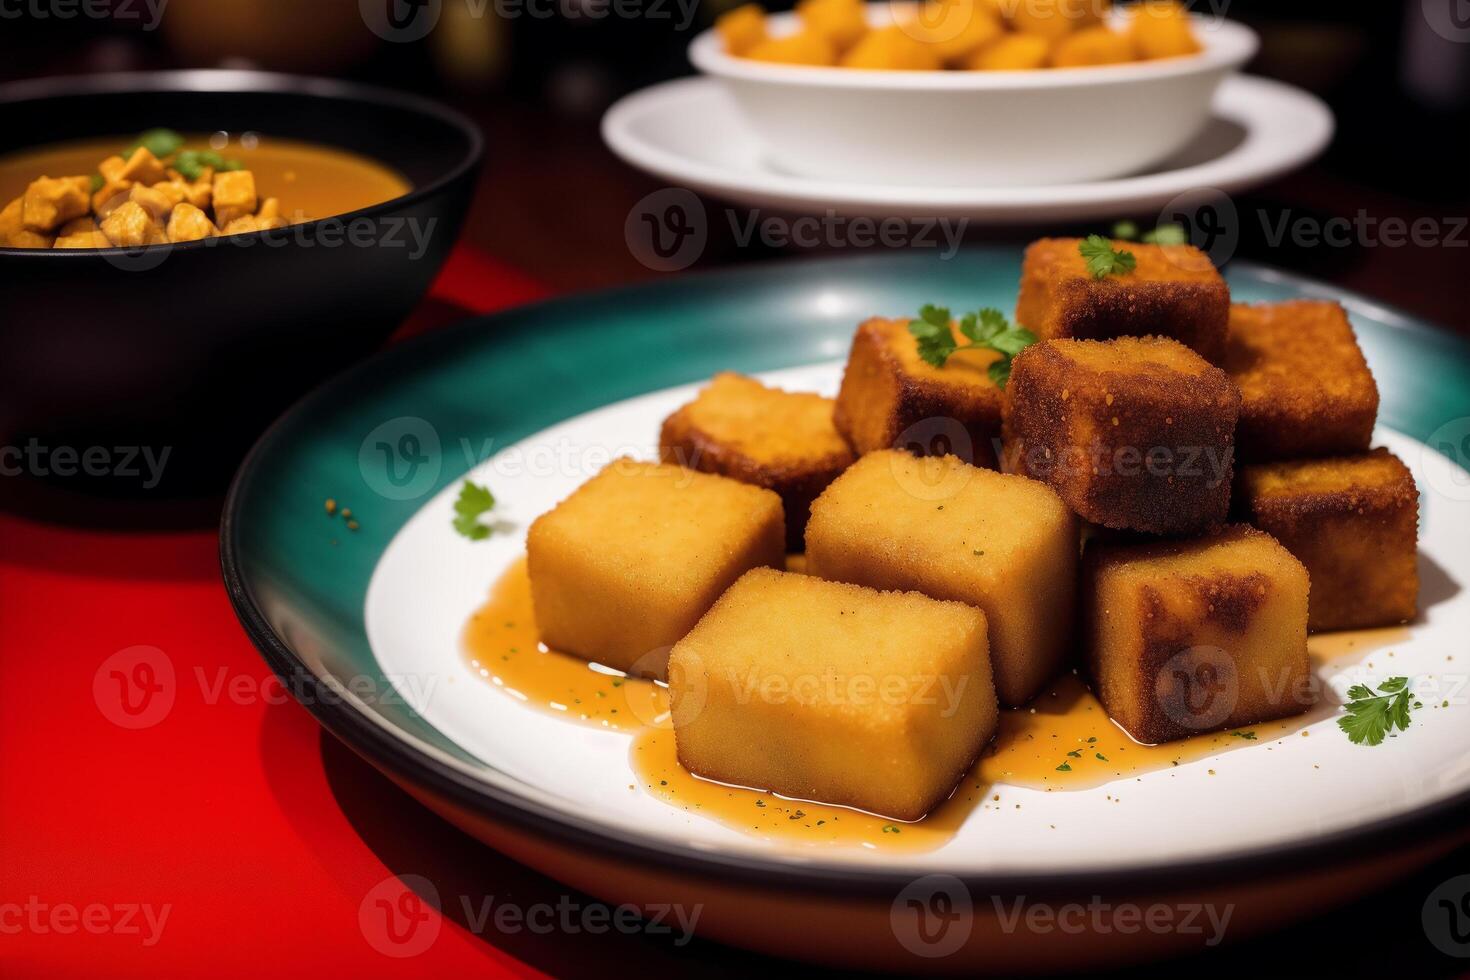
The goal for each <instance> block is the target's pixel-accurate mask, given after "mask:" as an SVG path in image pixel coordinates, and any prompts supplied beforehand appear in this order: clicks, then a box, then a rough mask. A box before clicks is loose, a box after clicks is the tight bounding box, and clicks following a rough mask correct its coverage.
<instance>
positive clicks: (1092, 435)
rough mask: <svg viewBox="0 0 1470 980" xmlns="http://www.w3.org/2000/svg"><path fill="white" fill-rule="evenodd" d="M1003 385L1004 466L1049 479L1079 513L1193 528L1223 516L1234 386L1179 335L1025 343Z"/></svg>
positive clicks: (1236, 396)
mask: <svg viewBox="0 0 1470 980" xmlns="http://www.w3.org/2000/svg"><path fill="white" fill-rule="evenodd" d="M1006 394H1007V396H1008V400H1007V403H1006V448H1005V465H1006V469H1007V470H1010V471H1012V472H1018V473H1024V474H1026V475H1028V476H1031V477H1033V478H1035V479H1038V480H1043V481H1045V482H1046V483H1048V484H1050V485H1051V486H1052V487H1053V488H1054V489H1055V490H1056V491H1057V493H1059V494H1061V497H1062V499H1063V500H1065V501H1066V502H1067V505H1068V506H1069V507H1071V508H1072V509H1073V510H1074V511H1076V512H1077V513H1078V515H1080V516H1081V517H1082V518H1083V519H1084V520H1087V521H1091V522H1092V523H1094V524H1101V525H1103V526H1104V527H1109V528H1114V529H1118V530H1131V531H1145V532H1149V533H1153V534H1192V533H1197V532H1201V531H1206V530H1209V529H1211V528H1213V527H1218V526H1219V525H1220V524H1221V523H1223V522H1224V521H1225V519H1226V517H1227V516H1228V513H1229V509H1230V483H1231V477H1232V474H1233V468H1234V460H1235V422H1236V418H1237V416H1238V414H1239V412H1240V393H1239V392H1238V391H1237V390H1236V388H1235V385H1234V384H1232V383H1231V381H1230V379H1229V378H1228V377H1226V375H1225V372H1224V371H1221V370H1220V369H1219V368H1217V367H1214V366H1212V365H1211V364H1209V363H1208V362H1207V361H1205V360H1204V358H1202V357H1200V356H1199V355H1198V354H1196V353H1194V351H1192V350H1190V349H1189V348H1188V347H1185V346H1184V345H1183V344H1181V343H1179V342H1178V341H1174V340H1168V339H1165V338H1162V337H1141V338H1140V337H1120V338H1118V339H1117V340H1107V341H1101V340H1050V341H1043V342H1041V343H1039V344H1033V345H1032V346H1030V347H1028V348H1026V349H1025V350H1024V351H1022V352H1021V353H1020V354H1019V355H1017V357H1016V359H1015V360H1014V361H1013V362H1012V365H1011V379H1010V383H1009V384H1008V385H1007V390H1006Z"/></svg>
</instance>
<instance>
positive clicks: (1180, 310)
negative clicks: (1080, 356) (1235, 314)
mask: <svg viewBox="0 0 1470 980" xmlns="http://www.w3.org/2000/svg"><path fill="white" fill-rule="evenodd" d="M1080 244H1081V239H1077V238H1043V239H1041V240H1040V241H1037V242H1032V243H1031V245H1030V247H1028V248H1027V249H1026V258H1025V261H1024V263H1023V264H1022V266H1021V296H1020V300H1019V301H1018V303H1017V305H1016V320H1017V322H1018V323H1020V325H1021V326H1023V327H1026V328H1027V329H1029V330H1031V331H1032V332H1033V333H1035V334H1036V336H1038V337H1040V338H1041V339H1042V340H1048V339H1055V338H1067V337H1076V338H1080V339H1084V340H1107V339H1110V338H1113V337H1143V336H1159V337H1173V338H1174V339H1175V340H1177V341H1179V342H1180V343H1182V344H1185V345H1186V346H1188V347H1191V348H1193V349H1194V350H1195V351H1197V352H1198V353H1199V354H1200V355H1201V356H1202V357H1204V358H1205V360H1207V361H1210V362H1211V363H1214V364H1218V363H1219V362H1220V358H1221V357H1222V356H1223V355H1224V352H1225V333H1226V328H1227V326H1228V324H1229V321H1230V289H1229V287H1227V286H1226V285H1225V280H1224V279H1223V278H1221V276H1220V272H1219V270H1217V269H1216V268H1215V266H1214V263H1212V262H1211V261H1210V257H1209V256H1208V255H1206V254H1205V253H1204V252H1201V251H1200V250H1199V249H1197V248H1195V247H1194V246H1193V245H1142V244H1139V243H1136V242H1113V243H1112V245H1113V248H1114V249H1119V250H1123V251H1127V252H1131V253H1132V254H1133V257H1134V259H1135V260H1136V263H1137V264H1136V266H1135V267H1134V269H1133V271H1132V272H1128V273H1125V274H1122V275H1110V276H1105V277H1104V278H1102V279H1094V278H1093V277H1092V274H1091V273H1090V272H1088V270H1087V262H1086V260H1085V259H1083V257H1082V253H1081V252H1079V251H1078V246H1079V245H1080Z"/></svg>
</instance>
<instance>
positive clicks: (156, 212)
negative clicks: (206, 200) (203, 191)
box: [128, 183, 183, 223]
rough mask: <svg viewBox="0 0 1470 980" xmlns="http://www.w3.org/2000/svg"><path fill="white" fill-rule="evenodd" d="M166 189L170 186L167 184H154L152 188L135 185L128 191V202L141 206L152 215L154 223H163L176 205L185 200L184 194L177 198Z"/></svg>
mask: <svg viewBox="0 0 1470 980" xmlns="http://www.w3.org/2000/svg"><path fill="white" fill-rule="evenodd" d="M166 187H168V184H165V183H160V184H154V185H153V186H152V187H144V186H143V185H142V184H134V185H133V187H132V189H131V190H130V191H128V200H130V201H132V202H134V203H135V204H138V205H139V206H141V207H142V208H143V210H144V211H147V212H148V213H149V214H150V215H152V217H153V220H154V221H157V222H159V223H162V222H163V221H164V220H165V219H166V218H167V217H168V213H169V212H170V211H172V210H173V209H174V205H175V204H177V203H179V201H180V200H182V199H183V195H182V194H180V195H179V196H178V197H175V196H174V195H172V194H169V193H167V192H166V191H165V190H164V188H166Z"/></svg>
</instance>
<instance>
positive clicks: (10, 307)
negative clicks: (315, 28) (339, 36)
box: [0, 71, 484, 495]
mask: <svg viewBox="0 0 1470 980" xmlns="http://www.w3.org/2000/svg"><path fill="white" fill-rule="evenodd" d="M155 126H167V127H169V128H172V129H177V130H180V131H182V132H214V131H217V130H226V131H230V132H239V131H256V132H260V133H263V134H266V135H267V136H268V137H276V138H286V139H297V140H305V141H310V142H314V143H319V144H324V145H326V146H330V147H336V148H340V149H345V150H350V151H353V152H355V153H359V154H362V155H364V156H367V157H370V158H373V159H375V160H377V161H379V162H381V163H383V164H386V165H387V166H389V167H391V168H393V169H394V170H396V171H398V172H399V173H400V174H402V175H403V176H405V177H406V178H408V180H409V181H410V182H411V184H412V190H411V191H410V192H409V193H408V194H406V195H404V196H401V197H398V198H395V199H393V200H390V201H387V202H384V203H382V204H379V205H376V206H374V207H370V208H364V209H362V210H359V211H354V212H352V213H350V214H347V215H338V216H335V217H330V218H323V219H320V220H315V221H311V222H307V223H305V224H301V225H296V226H292V227H290V228H283V229H278V230H275V231H267V232H260V233H256V234H253V235H242V236H233V237H230V238H219V239H211V240H206V241H202V242H193V243H188V244H181V245H166V246H158V247H155V248H150V249H145V250H142V251H135V252H131V253H124V252H122V251H120V250H115V249H113V250H95V251H47V250H20V249H0V318H3V319H0V392H3V393H4V394H3V397H0V442H3V443H4V444H8V445H11V446H21V447H23V446H25V445H26V444H27V443H28V442H30V441H32V440H36V441H39V442H41V443H43V444H45V445H47V446H49V447H57V446H72V447H76V448H77V449H78V450H79V451H80V450H84V449H85V448H86V447H91V446H107V447H147V448H148V449H150V450H152V452H153V453H154V454H155V457H156V456H157V455H158V454H160V453H162V452H163V451H164V450H167V451H168V453H169V458H168V465H167V467H166V468H165V470H164V481H165V482H164V485H163V486H161V487H160V486H150V487H143V486H141V485H136V486H135V485H133V484H131V483H130V482H129V481H128V480H109V481H95V480H94V481H91V482H90V483H86V481H85V479H84V477H85V474H81V475H79V479H80V480H82V482H83V483H86V486H87V487H88V489H102V488H104V487H105V488H106V489H107V490H108V491H109V492H117V493H129V492H133V491H143V490H146V491H148V492H150V493H152V494H154V495H157V494H159V493H160V492H162V493H165V494H175V495H180V494H182V495H194V494H207V493H213V492H216V491H218V490H220V489H222V488H223V486H224V485H225V484H226V483H227V481H228V479H229V476H230V475H231V473H232V472H233V470H234V467H235V465H236V464H238V462H239V460H240V458H241V456H242V455H243V454H244V451H245V449H246V448H248V447H249V445H250V444H251V442H252V441H253V440H254V439H255V437H256V436H257V435H258V434H259V433H260V431H261V430H262V429H263V428H264V427H265V426H266V425H267V424H268V423H269V422H270V421H271V420H272V419H273V418H275V416H276V415H278V414H279V413H280V412H281V411H282V410H284V409H285V408H286V407H287V406H288V405H289V404H290V403H291V402H292V401H294V400H295V399H296V398H297V397H298V396H299V395H301V394H302V393H303V392H305V391H306V390H307V389H308V388H309V387H310V386H312V385H313V384H314V383H316V382H318V381H320V380H321V379H323V378H324V377H326V376H327V375H329V374H332V373H335V372H336V371H337V370H338V369H340V368H341V367H343V366H344V365H346V364H347V363H349V362H351V361H352V360H354V359H355V358H357V357H360V356H361V355H363V354H365V353H367V352H370V351H372V350H374V349H376V348H377V347H378V346H379V345H380V344H381V343H382V342H383V341H384V340H385V339H386V338H387V337H388V335H389V334H390V333H392V331H393V330H394V329H395V328H396V327H397V326H398V325H399V324H400V323H401V322H402V321H403V319H404V317H405V316H406V315H407V314H408V313H409V311H410V310H412V309H413V308H414V306H415V305H416V304H417V303H418V302H419V301H420V300H421V299H422V298H423V296H424V295H425V293H426V292H427V291H428V289H429V286H430V284H431V283H432V282H433V280H434V278H435V276H436V275H437V273H438V272H439V269H440V267H441V266H442V265H443V262H444V259H445V257H446V256H447V255H448V253H449V250H450V248H451V246H452V245H453V244H454V241H455V239H456V238H457V237H458V234H459V231H460V226H461V224H462V222H463V216H464V214H465V211H466V209H467V207H468V203H469V198H470V195H471V193H472V190H473V187H474V182H475V178H476V175H477V173H478V171H479V168H480V164H481V159H482V156H483V145H484V143H483V139H482V137H481V135H480V132H479V130H478V128H477V127H476V126H475V125H474V124H473V123H472V122H470V121H469V120H468V119H466V118H465V117H463V116H461V115H460V114H458V113H456V112H454V111H451V110H449V109H446V108H443V107H441V106H439V105H438V104H437V103H434V102H432V101H429V100H427V99H423V98H420V97H418V96H414V95H408V94H404V93H398V92H390V91H386V90H382V89H376V88H371V87H368V86H363V85H357V84H352V83H347V82H339V81H329V80H323V79H313V78H302V77H295V76H289V75H275V74H266V73H260V72H248V71H181V72H151V73H142V74H132V73H130V74H104V75H93V76H90V77H87V78H75V79H73V78H57V79H41V80H37V81H29V82H18V83H14V84H10V85H5V86H0V154H8V153H13V152H16V151H21V150H28V149H32V148H36V147H41V146H45V145H46V144H49V143H55V142H59V141H65V140H71V139H82V138H92V137H98V136H108V135H115V134H125V133H136V132H142V131H144V130H146V129H149V128H151V127H155ZM348 230H350V231H352V234H346V233H345V232H346V231H348Z"/></svg>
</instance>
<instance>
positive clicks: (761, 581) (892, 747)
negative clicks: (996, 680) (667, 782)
mask: <svg viewBox="0 0 1470 980" xmlns="http://www.w3.org/2000/svg"><path fill="white" fill-rule="evenodd" d="M669 693H670V696H671V698H672V719H673V724H674V742H675V746H676V748H677V750H678V754H679V762H680V763H681V764H682V765H683V766H684V768H686V769H688V770H689V771H690V772H692V773H695V774H696V775H699V776H704V777H705V778H707V779H715V780H719V781H720V782H725V783H734V784H736V785H740V786H751V787H755V788H759V789H765V790H770V791H772V792H775V793H780V794H782V795H784V796H789V797H794V798H796V799H799V800H813V801H818V802H822V803H835V804H840V805H843V806H851V807H856V808H858V809H860V810H867V811H869V812H872V813H878V814H882V815H884V816H888V817H896V818H898V819H900V820H917V819H919V818H920V817H922V816H924V814H926V813H928V812H929V811H930V810H932V809H933V808H934V807H935V806H936V805H938V804H939V803H941V802H943V801H944V799H945V798H946V797H948V796H949V794H950V792H951V791H952V790H953V789H954V787H955V785H956V784H957V783H958V782H959V781H960V780H961V779H963V778H964V777H965V775H966V773H968V772H969V770H970V767H971V766H972V765H973V764H974V762H975V760H976V758H977V757H978V756H979V755H980V752H981V750H982V749H983V748H984V747H985V745H986V743H988V742H989V741H990V739H991V738H992V737H993V736H994V734H995V729H996V724H997V722H998V716H999V710H998V708H997V705H996V699H995V688H994V687H993V685H992V684H991V676H990V659H989V657H988V656H987V653H986V640H985V616H984V614H983V613H981V612H980V611H979V610H977V609H974V608H972V607H970V606H966V605H963V604H961V603H958V602H939V601H936V600H934V599H930V598H928V597H926V596H922V595H919V594H917V593H913V592H908V593H903V592H878V591H874V590H873V589H866V588H862V587H861V586H856V585H842V584H839V583H836V582H823V581H821V580H819V579H815V578H811V577H808V576H805V575H797V574H793V573H789V572H778V571H772V570H769V569H757V570H756V571H752V572H748V573H746V574H745V575H744V576H743V577H742V578H741V579H740V580H739V581H738V582H736V583H735V584H734V585H733V586H731V587H730V590H729V591H728V592H726V593H725V594H724V595H723V596H721V597H720V600H719V601H718V602H717V603H715V605H714V608H712V609H711V610H710V611H709V612H708V613H707V614H706V615H705V616H704V618H703V619H701V620H700V621H699V625H697V626H695V627H694V629H693V630H691V631H690V633H689V635H688V636H686V637H684V638H683V639H682V640H680V641H679V642H678V643H677V644H675V645H674V651H673V654H672V655H671V657H670V660H669Z"/></svg>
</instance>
